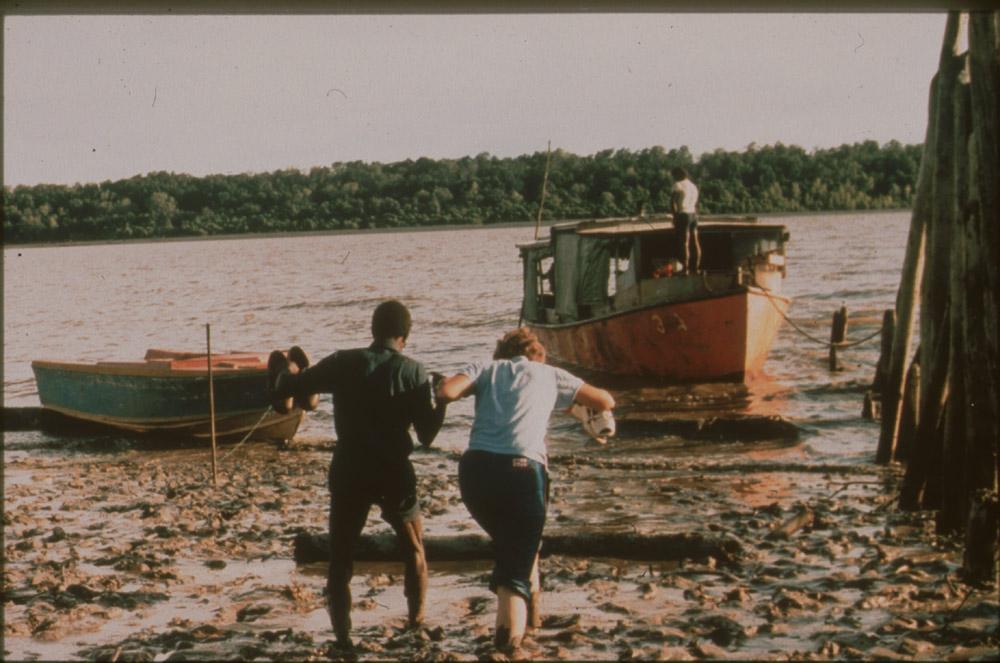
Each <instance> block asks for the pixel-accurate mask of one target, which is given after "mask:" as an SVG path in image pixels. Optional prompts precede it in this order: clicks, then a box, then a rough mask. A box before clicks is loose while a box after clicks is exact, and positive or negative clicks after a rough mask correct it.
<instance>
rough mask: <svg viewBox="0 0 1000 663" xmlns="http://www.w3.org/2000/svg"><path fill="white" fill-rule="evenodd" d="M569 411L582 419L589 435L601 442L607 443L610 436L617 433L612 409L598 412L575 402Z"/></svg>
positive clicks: (581, 421)
mask: <svg viewBox="0 0 1000 663" xmlns="http://www.w3.org/2000/svg"><path fill="white" fill-rule="evenodd" d="M569 413H570V414H572V415H573V416H574V417H576V418H577V419H579V420H580V423H582V424H583V430H584V431H586V433H587V435H589V436H590V437H592V438H594V439H595V440H597V441H598V442H600V443H601V444H607V442H608V438H609V437H614V434H615V417H614V415H612V414H611V410H603V411H601V412H597V411H595V410H592V409H590V408H589V407H586V406H584V405H580V404H579V403H574V404H573V407H571V408H570V410H569Z"/></svg>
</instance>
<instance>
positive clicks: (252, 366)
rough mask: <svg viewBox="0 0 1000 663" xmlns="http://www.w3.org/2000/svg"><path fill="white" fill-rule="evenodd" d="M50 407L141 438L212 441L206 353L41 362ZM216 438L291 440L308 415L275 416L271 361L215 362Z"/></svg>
mask: <svg viewBox="0 0 1000 663" xmlns="http://www.w3.org/2000/svg"><path fill="white" fill-rule="evenodd" d="M31 368H32V370H33V371H34V373H35V382H36V384H37V386H38V397H39V400H41V403H42V407H43V408H45V409H47V410H51V411H53V412H57V413H59V414H61V415H63V416H66V417H71V418H72V419H75V420H79V421H85V422H89V423H91V424H97V425H99V426H102V427H109V428H112V429H117V430H122V431H127V432H129V433H139V434H160V435H168V436H172V437H176V438H190V437H194V438H206V439H207V438H208V437H209V436H210V434H211V421H210V418H209V390H208V362H207V356H206V355H205V354H197V353H190V352H174V351H170V350H149V351H148V352H147V353H146V356H145V358H144V359H143V360H142V361H134V362H110V361H102V362H96V363H91V364H85V363H68V362H58V361H33V362H32V363H31ZM212 385H213V391H214V401H215V429H216V436H217V437H218V438H220V439H221V440H226V439H233V438H242V437H244V436H246V435H247V433H250V432H251V431H253V432H252V434H251V437H252V438H255V439H278V440H288V439H291V438H292V437H293V436H294V435H295V432H296V431H297V430H298V427H299V424H300V423H301V422H302V418H303V415H304V413H303V411H302V410H301V409H298V408H295V409H293V410H291V411H290V412H288V413H287V414H278V413H277V412H275V411H274V410H272V409H271V406H270V400H269V397H268V389H267V386H268V374H267V356H266V355H262V354H257V353H229V354H220V355H215V354H213V355H212Z"/></svg>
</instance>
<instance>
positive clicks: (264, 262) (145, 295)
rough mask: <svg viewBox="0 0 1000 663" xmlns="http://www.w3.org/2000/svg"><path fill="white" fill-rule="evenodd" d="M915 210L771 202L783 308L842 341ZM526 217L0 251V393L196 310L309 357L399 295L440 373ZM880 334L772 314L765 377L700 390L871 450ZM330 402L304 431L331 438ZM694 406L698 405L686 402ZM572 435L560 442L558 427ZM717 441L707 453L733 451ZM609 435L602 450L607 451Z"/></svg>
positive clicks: (495, 328) (508, 318) (25, 393)
mask: <svg viewBox="0 0 1000 663" xmlns="http://www.w3.org/2000/svg"><path fill="white" fill-rule="evenodd" d="M909 218H910V215H909V213H907V212H894V213H879V214H829V215H817V216H808V217H806V216H802V217H796V216H791V217H777V218H774V219H770V220H769V221H771V222H777V223H783V224H785V225H786V226H787V227H788V230H789V232H790V234H791V241H790V243H789V244H788V246H787V253H788V278H787V279H786V283H785V292H786V294H788V295H789V296H791V297H792V299H793V303H792V307H791V310H790V313H789V315H790V317H791V318H792V319H793V320H794V321H795V322H796V324H798V325H799V326H800V327H801V328H802V329H804V330H806V331H808V332H809V333H810V334H811V335H813V336H816V337H817V338H821V339H822V338H828V337H829V332H828V329H829V325H830V319H831V317H832V314H833V311H834V310H835V309H836V308H839V307H840V306H841V305H842V304H843V305H846V306H847V307H848V310H849V312H850V315H851V325H850V327H849V330H848V340H851V339H852V338H853V339H858V338H862V337H864V336H867V335H868V334H871V333H872V332H873V331H875V330H877V329H878V327H879V326H880V325H881V319H882V312H883V311H884V310H885V309H887V308H891V307H892V306H893V304H894V301H895V294H896V289H897V287H898V280H899V270H900V268H901V266H902V261H903V255H904V252H905V243H906V234H907V230H908V227H909ZM533 235H534V229H533V228H531V227H527V226H525V227H519V228H484V229H457V230H440V231H426V232H412V231H411V232H397V233H372V234H341V235H320V236H293V237H280V238H279V237H273V238H268V237H261V238H244V239H210V240H202V241H184V242H153V243H135V244H110V245H88V246H57V247H8V248H5V249H4V403H5V405H7V406H27V405H37V404H38V401H37V394H36V392H35V389H34V381H33V379H32V374H31V368H30V362H31V360H32V359H63V360H72V361H96V360H109V359H118V360H130V359H136V358H139V357H142V356H143V354H144V353H145V351H146V350H147V349H148V348H151V347H159V348H171V349H183V350H199V349H201V348H203V347H204V344H205V328H204V325H205V323H211V325H212V345H213V349H214V350H215V351H217V352H223V351H227V350H259V351H269V350H271V349H274V348H287V347H289V346H290V345H292V344H298V345H301V346H302V347H303V348H305V349H306V350H307V351H308V352H309V353H310V354H311V356H312V358H313V360H314V361H315V360H316V359H319V358H321V357H322V356H324V355H325V354H327V353H329V352H332V351H333V350H337V349H341V348H348V347H354V346H358V345H367V344H368V343H369V341H370V331H369V330H370V326H369V325H370V316H371V312H372V309H373V308H374V306H375V305H376V304H377V303H378V302H380V301H382V300H383V299H386V298H390V297H395V298H398V299H400V300H402V301H403V302H405V303H406V304H407V305H408V306H409V307H410V309H411V311H412V313H413V319H414V328H413V332H412V334H411V337H410V340H409V345H408V347H407V353H408V354H410V355H412V356H414V357H416V358H418V359H420V360H422V361H423V362H424V363H425V364H426V365H427V366H428V367H429V368H430V369H431V370H437V371H441V372H444V373H447V372H449V371H452V370H454V369H456V368H458V367H459V366H460V365H462V364H463V363H465V362H468V361H472V360H476V359H482V358H488V357H489V356H490V355H491V353H492V350H493V345H494V343H495V341H496V339H497V338H498V337H499V336H500V335H501V334H502V333H503V332H504V331H506V330H508V329H510V328H512V327H514V326H515V325H516V324H517V322H518V312H519V309H520V303H521V265H520V261H519V258H518V252H517V249H516V244H518V243H522V242H529V241H531V240H532V239H533ZM878 351H879V346H878V338H877V337H876V338H875V339H873V340H872V341H870V342H868V343H866V344H863V345H861V346H858V347H855V348H850V349H848V350H845V351H842V352H841V355H840V356H841V360H842V364H844V370H843V371H841V372H838V373H833V374H831V373H830V372H829V371H828V370H827V350H826V348H824V347H822V346H820V345H818V344H816V343H814V342H812V341H810V340H807V339H806V338H804V337H803V336H802V335H800V334H798V333H796V332H795V331H794V330H793V329H792V328H791V327H790V326H789V325H788V324H784V325H783V326H782V329H781V331H780V333H779V335H778V338H777V341H776V343H775V345H774V347H773V349H772V352H771V356H770V359H769V361H768V363H767V365H766V371H767V374H768V375H767V377H765V378H764V379H762V380H759V381H758V382H756V383H754V384H753V385H751V387H750V388H749V389H744V388H741V387H721V388H720V387H718V386H699V387H696V388H694V389H693V390H680V391H681V393H686V392H687V391H693V392H694V393H697V394H699V397H700V398H701V399H702V403H703V402H704V400H705V399H707V400H708V402H709V404H710V405H711V406H712V407H716V408H721V409H724V410H728V411H735V412H740V413H759V414H778V415H781V416H783V417H785V418H787V419H790V420H791V421H793V422H795V423H797V424H798V425H799V426H800V427H801V429H802V431H803V435H802V439H803V444H802V445H801V446H800V448H799V449H798V451H797V453H799V454H800V455H801V454H805V455H806V456H807V457H809V458H813V459H818V460H824V459H829V460H838V461H839V460H844V459H848V460H856V461H868V460H870V459H871V456H872V455H873V453H874V446H875V443H876V438H877V434H878V433H877V427H876V425H875V424H872V423H870V422H865V421H863V420H861V419H860V410H861V399H862V394H863V391H864V389H865V388H866V387H867V385H868V384H869V383H870V382H871V379H872V377H873V374H874V364H875V362H876V361H877V358H878ZM615 394H616V397H617V398H618V399H619V401H620V402H621V403H622V404H623V405H624V406H625V409H626V410H627V409H628V408H631V409H632V411H635V412H639V411H642V412H651V411H652V412H657V411H659V412H664V411H672V412H676V411H684V410H685V409H687V410H689V412H688V414H691V415H694V416H696V415H697V410H698V408H699V407H701V405H698V404H695V405H694V406H692V405H690V403H688V402H687V401H684V400H683V398H680V399H678V390H677V389H676V388H674V389H668V390H662V389H656V388H651V387H648V386H647V387H643V388H636V387H625V388H621V389H618V390H616V391H615ZM329 407H330V405H329V400H328V399H327V400H324V401H323V404H321V409H325V410H327V412H320V413H316V414H314V415H312V416H310V417H309V418H308V419H307V422H306V424H305V425H304V426H303V428H302V429H301V431H300V432H301V434H303V435H311V436H320V435H326V436H329V435H331V433H332V431H331V428H332V424H331V417H330V416H329V414H328V410H329ZM691 410H693V412H692V411H691ZM471 415H472V406H471V402H468V401H463V402H460V403H457V404H455V405H453V406H452V407H451V409H450V410H449V420H448V423H447V426H446V427H445V429H444V430H443V431H442V435H441V438H440V442H439V445H440V446H442V447H444V448H446V449H452V450H460V449H462V448H464V446H465V440H466V437H467V435H468V426H469V424H470V423H471ZM567 436H568V441H567V442H564V440H563V438H564V437H567ZM580 437H581V436H580V435H579V433H578V432H575V429H574V428H573V427H572V423H571V422H570V421H569V420H568V419H566V418H565V417H562V416H558V415H557V416H556V417H554V420H553V438H554V439H553V449H552V451H553V453H554V454H560V453H571V452H572V446H571V444H577V443H579V442H581V439H580ZM9 442H10V440H8V443H9ZM678 448H679V446H678V442H677V438H676V436H673V437H671V436H661V437H659V438H656V437H649V436H645V437H643V436H638V437H631V438H630V437H622V438H619V439H618V440H616V442H615V443H614V446H613V450H614V453H619V454H626V453H636V454H644V453H651V452H653V451H658V450H662V451H670V452H671V453H677V450H678ZM740 451H741V448H740V446H739V445H735V446H733V445H724V446H723V445H716V446H715V447H713V448H712V450H711V453H714V454H723V455H726V454H732V453H740ZM611 452H612V447H609V453H611Z"/></svg>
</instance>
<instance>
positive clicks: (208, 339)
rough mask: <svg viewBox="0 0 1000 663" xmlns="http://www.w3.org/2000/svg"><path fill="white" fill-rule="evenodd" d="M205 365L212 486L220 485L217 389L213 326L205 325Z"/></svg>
mask: <svg viewBox="0 0 1000 663" xmlns="http://www.w3.org/2000/svg"><path fill="white" fill-rule="evenodd" d="M205 345H206V346H207V348H206V356H205V364H206V365H207V366H208V425H209V430H210V431H211V435H212V485H213V486H218V485H219V475H218V472H217V471H216V467H215V388H214V384H213V382H212V325H210V324H207V323H206V324H205Z"/></svg>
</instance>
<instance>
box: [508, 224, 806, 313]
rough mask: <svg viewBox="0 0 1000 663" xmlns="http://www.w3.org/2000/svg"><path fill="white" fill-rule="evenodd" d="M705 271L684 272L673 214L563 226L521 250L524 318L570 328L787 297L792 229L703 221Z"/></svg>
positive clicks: (700, 229)
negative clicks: (719, 301) (743, 296)
mask: <svg viewBox="0 0 1000 663" xmlns="http://www.w3.org/2000/svg"><path fill="white" fill-rule="evenodd" d="M698 231H699V238H700V243H701V270H700V273H698V274H682V273H681V271H682V263H683V254H682V253H681V248H680V246H679V244H678V241H677V237H676V234H675V232H674V228H673V222H672V220H671V217H670V216H669V215H666V216H658V217H651V218H631V219H607V220H600V221H580V222H570V223H558V224H555V225H553V226H551V228H550V235H549V239H547V240H541V241H537V242H532V243H530V244H523V245H520V246H519V247H518V248H519V249H520V251H521V259H522V261H523V266H524V300H523V304H522V311H521V317H522V320H523V321H526V322H530V323H535V324H564V323H573V322H576V321H580V320H587V319H591V318H598V317H603V316H608V315H614V314H616V313H619V312H624V311H629V310H633V309H635V308H639V307H643V306H646V305H652V304H657V303H663V302H665V301H677V302H680V301H687V300H695V299H705V298H708V297H712V296H714V295H716V294H725V293H731V292H734V291H738V290H740V289H746V288H748V287H754V288H759V289H761V290H765V291H767V292H773V293H775V294H779V293H780V291H781V282H782V280H783V278H784V276H785V250H784V246H785V242H786V241H787V239H788V233H787V231H786V229H785V227H784V226H781V225H765V224H758V223H756V220H755V219H753V218H752V217H701V219H700V221H699V225H698Z"/></svg>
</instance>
